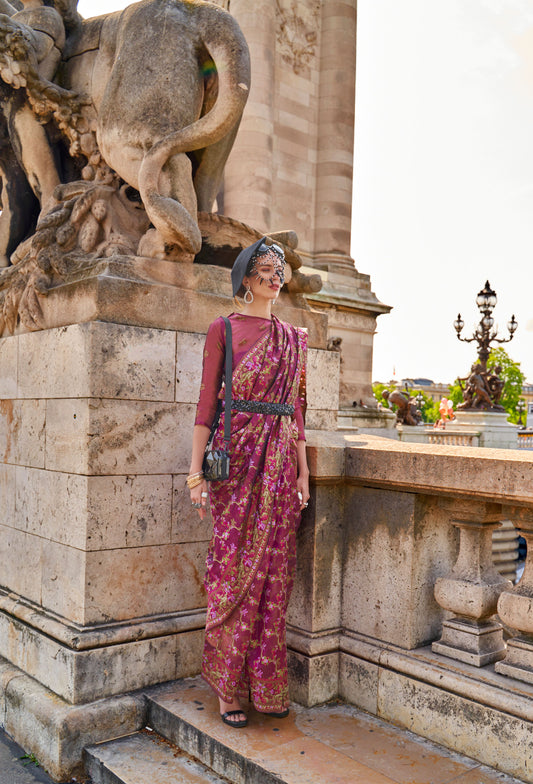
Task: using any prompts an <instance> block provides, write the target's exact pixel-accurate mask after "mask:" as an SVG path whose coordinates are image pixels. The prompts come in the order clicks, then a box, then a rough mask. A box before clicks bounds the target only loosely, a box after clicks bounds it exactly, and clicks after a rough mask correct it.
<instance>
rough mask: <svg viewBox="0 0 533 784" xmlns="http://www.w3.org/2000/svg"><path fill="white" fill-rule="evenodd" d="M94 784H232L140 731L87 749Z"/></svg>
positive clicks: (88, 768) (87, 759)
mask: <svg viewBox="0 0 533 784" xmlns="http://www.w3.org/2000/svg"><path fill="white" fill-rule="evenodd" d="M85 769H86V771H87V773H88V774H89V776H90V777H91V781H92V784H228V782H227V780H224V779H221V778H220V777H219V776H217V775H216V774H214V773H213V772H212V771H210V770H208V769H207V768H206V767H205V766H204V765H202V764H201V763H199V762H198V761H197V760H193V759H191V758H190V757H189V756H187V755H186V754H184V752H183V751H181V750H180V749H178V748H176V746H173V745H172V744H171V743H169V742H168V741H166V740H165V739H164V738H162V737H160V736H159V735H157V733H155V732H148V731H146V730H144V731H143V732H136V733H134V734H133V735H125V736H124V737H122V738H118V739H117V740H113V741H109V742H107V743H100V744H98V745H95V746H90V747H88V748H87V749H85Z"/></svg>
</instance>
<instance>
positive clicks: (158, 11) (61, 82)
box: [0, 0, 250, 261]
mask: <svg viewBox="0 0 533 784" xmlns="http://www.w3.org/2000/svg"><path fill="white" fill-rule="evenodd" d="M23 4H24V5H28V11H32V12H34V16H32V15H31V14H29V15H28V16H27V17H25V18H24V19H21V20H20V21H18V19H17V17H18V13H16V12H15V13H12V14H9V5H10V4H9V3H7V2H6V0H0V10H3V11H4V14H3V15H0V31H1V30H2V29H3V28H4V29H5V30H7V32H6V34H5V35H4V39H3V40H4V47H3V50H4V51H3V52H0V54H4V55H5V56H4V62H2V60H1V59H0V77H1V78H2V80H3V82H4V83H3V89H4V92H5V93H6V95H4V104H5V103H6V100H7V101H8V102H9V101H11V104H13V101H14V102H15V104H16V105H15V108H14V109H13V111H11V108H12V107H10V108H9V111H10V112H11V115H12V116H14V117H16V116H17V115H18V112H23V111H24V112H27V111H28V106H30V107H31V110H32V111H33V112H34V114H35V115H37V117H38V119H39V121H40V122H41V124H42V123H45V124H46V123H48V126H47V135H48V143H49V145H50V147H51V148H52V149H53V154H54V157H55V160H56V161H57V160H59V165H58V166H57V169H58V173H59V176H60V177H61V182H62V183H63V184H65V183H70V182H73V181H76V180H81V181H84V182H85V183H90V182H91V181H93V182H96V183H97V184H99V185H100V186H105V187H107V186H109V187H112V186H113V185H115V190H117V182H118V183H120V182H123V183H124V184H125V185H126V186H127V187H129V188H130V192H128V191H127V189H126V188H124V189H123V191H122V192H121V195H120V196H118V197H117V198H115V197H111V196H109V199H108V200H109V201H110V202H111V201H112V200H113V199H114V202H115V203H114V204H111V203H109V204H108V205H107V207H106V210H107V212H106V214H107V216H108V225H109V226H111V224H112V221H111V219H110V218H109V215H111V214H112V213H113V211H114V210H115V208H116V209H118V211H119V212H120V211H121V210H122V212H124V210H126V209H131V210H133V207H132V206H131V205H129V204H127V198H128V197H129V198H132V193H133V201H134V200H135V194H134V192H138V193H139V194H140V200H141V201H142V204H143V205H144V208H145V210H146V214H147V221H146V225H145V226H144V227H143V231H142V232H141V233H142V236H141V238H140V241H138V247H137V248H135V249H134V251H133V252H135V251H136V252H137V253H138V254H139V255H146V256H156V257H160V258H167V259H179V260H189V261H192V259H193V258H194V256H195V254H196V253H198V251H199V250H200V247H201V242H202V238H201V234H200V231H199V228H198V222H197V211H198V210H207V211H208V210H210V209H211V208H212V204H213V201H214V199H215V197H216V194H217V192H218V190H219V187H220V183H221V178H222V172H223V168H224V164H225V161H226V159H227V156H228V154H229V151H230V149H231V146H232V144H233V140H234V138H235V134H236V132H237V128H238V125H239V122H240V119H241V116H242V112H243V109H244V106H245V103H246V100H247V97H248V93H249V86H250V59H249V52H248V47H247V44H246V41H245V39H244V37H243V35H242V33H241V31H240V28H239V26H238V24H237V22H236V21H235V19H234V18H233V17H232V16H231V15H230V14H229V13H227V12H226V11H224V10H223V9H221V8H219V7H218V6H216V5H214V4H212V3H209V2H203V0H141V2H138V3H133V4H132V5H130V6H129V7H127V8H126V9H125V10H124V11H117V12H115V13H111V14H107V15H104V16H101V17H97V18H95V19H89V20H85V21H82V20H81V17H79V16H77V15H76V13H75V5H76V2H75V0H23ZM18 6H19V3H17V8H18ZM36 6H39V8H38V9H37V10H36ZM41 6H43V8H42V9H41V8H40V7H41ZM6 11H7V13H6ZM13 11H16V9H15V8H14V7H13ZM24 11H26V9H24ZM24 11H23V12H22V13H24ZM37 11H38V12H39V13H40V14H41V16H42V15H44V14H45V12H46V13H47V14H48V17H47V19H48V20H50V19H51V18H52V14H53V13H56V16H57V15H59V16H60V18H63V21H64V26H65V33H66V37H65V38H63V39H62V40H60V39H61V30H59V28H57V26H56V29H55V30H54V33H53V35H52V34H51V33H50V35H49V34H48V32H47V31H46V30H45V31H44V32H43V31H42V24H41V22H40V21H36V22H35V21H34V18H35V13H37ZM2 22H3V27H2ZM17 26H18V29H19V30H20V33H18V35H19V38H20V42H21V43H20V46H19V49H20V51H21V52H22V54H21V53H20V52H18V54H17V51H18V50H17V51H12V50H13V43H12V42H13V32H12V28H17ZM36 30H37V33H38V35H39V36H40V37H41V38H42V37H43V35H44V36H46V35H49V37H51V38H52V39H53V43H54V45H55V47H56V49H58V50H59V49H62V58H63V64H62V65H61V66H60V68H59V70H58V71H57V73H55V74H54V75H52V74H51V73H50V72H49V71H48V70H47V71H46V72H45V73H43V74H41V73H40V71H39V62H38V58H36V57H35V51H37V48H36V47H35V46H33V43H32V40H33V39H34V38H35V31H36ZM6 63H7V65H6ZM3 66H4V67H3ZM10 69H11V70H10ZM21 73H22V78H19V74H21ZM6 74H7V77H6ZM52 80H53V81H52ZM6 82H7V85H6ZM24 93H26V95H24ZM4 115H5V116H6V112H4ZM7 119H8V122H7V129H8V131H7V135H8V136H9V140H10V143H11V149H12V151H14V152H15V153H16V156H15V157H16V158H17V161H18V164H19V169H20V168H21V169H22V170H23V171H24V174H25V176H26V179H27V180H28V182H29V183H30V185H32V190H33V192H34V194H35V196H36V197H37V198H38V199H39V200H40V202H41V204H40V206H41V209H42V208H43V207H44V205H43V203H42V200H41V193H40V192H39V189H38V188H35V187H33V183H34V182H35V180H36V174H35V172H34V171H32V170H31V169H32V165H31V163H28V155H27V154H26V155H25V150H24V147H26V149H27V150H28V149H30V147H29V143H28V140H27V139H24V138H23V136H21V133H19V132H18V131H17V126H16V122H13V121H11V120H10V118H9V117H8V118H7ZM58 130H59V131H61V132H62V136H63V141H62V142H61V143H59V142H60V139H58ZM32 133H33V135H34V136H35V138H37V136H38V131H37V129H36V128H34V129H32ZM4 136H6V134H5V133H4ZM40 142H42V143H41V144H40V146H41V149H43V154H44V148H45V144H44V139H43V137H42V134H41V140H40ZM68 145H70V147H69V148H68V152H67V153H66V152H65V146H68ZM4 159H5V156H4ZM4 159H2V158H1V157H0V167H1V169H2V180H3V183H4V186H3V191H2V200H3V201H6V207H7V211H8V214H9V215H10V226H12V227H13V230H14V231H16V232H17V231H18V233H19V236H18V237H17V238H16V240H17V241H20V239H21V238H22V237H20V232H21V231H23V230H24V228H23V227H22V224H23V221H21V219H20V216H17V215H15V213H16V212H17V208H16V206H15V204H14V201H13V199H11V198H9V194H10V192H12V191H13V190H14V188H13V187H11V184H10V182H9V181H10V179H11V178H12V177H15V179H17V187H18V188H19V189H20V170H17V171H16V172H14V173H13V172H11V171H9V170H8V168H7V167H6V165H5V163H4V165H3V162H4ZM33 168H35V169H37V168H38V163H36V164H35V167H33ZM37 179H38V178H37ZM78 190H79V189H78ZM82 190H84V191H86V190H87V188H85V189H82ZM54 192H55V194H56V197H57V193H58V192H57V190H56V191H54ZM81 195H82V196H83V198H84V199H85V202H86V204H85V206H87V204H88V203H89V202H90V201H91V199H92V201H94V200H96V201H99V202H102V201H105V199H106V198H107V197H106V196H105V194H102V192H100V193H99V194H98V196H97V197H96V196H92V197H91V198H86V195H87V194H86V192H84V193H83V194H81V191H80V192H79V193H77V194H74V193H73V191H72V189H71V190H70V191H68V192H67V193H66V195H65V192H61V191H59V197H58V198H59V201H61V199H62V198H63V197H64V198H65V199H66V201H67V202H68V203H69V204H70V201H71V200H72V198H74V197H80V196H81ZM137 199H139V197H137ZM22 209H23V208H22ZM68 209H72V206H70V207H69V208H68ZM19 210H20V207H19ZM101 212H102V210H100V211H97V214H98V215H100V214H101ZM78 213H79V210H78ZM78 213H76V211H75V214H76V215H77V214H78ZM78 222H79V221H78ZM56 223H57V221H56ZM126 223H127V221H124V220H122V223H121V227H122V226H124V225H125V224H126ZM150 223H151V226H150V225H149V224H150ZM102 225H103V222H102V221H101V220H100V226H102ZM139 225H140V224H139ZM109 232H110V233H111V234H113V230H112V227H111V228H110V229H109ZM109 232H108V233H109ZM93 233H94V237H95V238H96V236H97V232H96V228H95V230H94V232H93ZM118 233H120V232H118ZM5 234H6V231H5V229H4V235H5ZM7 234H8V235H10V236H9V239H8V242H7V246H8V247H10V248H12V246H13V244H14V239H13V236H12V235H13V232H12V231H9V230H8V231H7ZM63 234H64V235H65V234H68V232H63ZM85 234H86V235H87V236H86V241H85V245H86V246H87V247H88V246H89V244H90V243H89V240H88V239H87V237H89V235H90V232H89V231H86V232H85ZM116 235H117V230H116V229H115V231H114V236H116ZM1 236H2V231H1V230H0V237H1ZM108 239H109V238H108ZM100 240H102V237H101V236H100ZM95 243H96V239H95ZM4 244H5V243H4ZM15 244H16V243H15ZM67 244H68V243H67ZM93 244H94V243H93ZM126 247H127V243H126ZM5 250H6V249H4V252H5ZM130 250H131V248H130ZM1 252H2V248H0V254H1Z"/></svg>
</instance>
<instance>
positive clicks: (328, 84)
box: [314, 0, 356, 273]
mask: <svg viewBox="0 0 533 784" xmlns="http://www.w3.org/2000/svg"><path fill="white" fill-rule="evenodd" d="M355 39H356V0H328V2H327V3H323V4H322V28H321V45H320V52H321V54H320V94H319V95H320V97H319V111H318V149H317V177H316V216H315V240H314V250H315V253H314V256H315V261H324V262H326V263H327V264H328V266H329V265H330V264H333V265H334V266H335V267H336V268H338V270H339V271H341V270H346V271H348V272H352V273H353V272H354V265H353V261H352V259H351V258H350V237H351V219H352V176H353V127H354V111H355V49H356V43H355Z"/></svg>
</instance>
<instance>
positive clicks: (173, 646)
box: [0, 611, 204, 704]
mask: <svg viewBox="0 0 533 784" xmlns="http://www.w3.org/2000/svg"><path fill="white" fill-rule="evenodd" d="M196 622H197V620H196ZM189 623H190V621H189ZM144 630H145V629H144V626H143V624H142V623H137V624H132V625H131V627H128V626H127V625H125V627H124V632H125V634H126V635H128V636H129V639H128V640H127V641H125V642H122V643H120V642H119V643H118V644H117V643H116V644H106V643H105V635H103V636H102V640H101V642H102V647H96V648H87V649H83V650H74V649H73V648H71V647H69V646H67V645H65V644H63V643H61V642H59V641H58V640H56V639H53V638H52V637H51V636H50V635H49V634H43V633H42V632H40V631H38V630H37V629H35V628H34V627H32V626H29V625H28V624H26V623H24V622H22V621H19V620H18V619H16V618H14V617H13V616H12V615H10V614H8V613H6V612H2V611H0V656H3V657H5V658H6V659H7V660H9V661H10V662H11V663H12V664H13V666H15V667H19V668H20V669H21V670H22V671H23V672H25V673H27V674H28V675H31V676H32V677H33V678H36V679H37V680H38V681H39V682H40V683H42V684H43V685H44V686H46V687H47V688H49V689H51V690H52V691H53V692H54V693H55V694H58V695H59V696H60V697H62V698H63V699H66V700H68V702H70V703H73V704H80V703H84V702H91V701H92V700H96V699H100V698H102V697H107V696H110V695H113V694H121V693H123V692H125V691H128V690H131V689H137V688H140V687H142V686H147V685H152V684H155V683H159V682H161V681H167V680H172V679H174V678H182V677H187V676H189V675H194V674H196V673H197V672H198V671H199V669H200V662H201V654H202V646H203V637H204V631H203V629H194V628H192V629H188V630H187V629H185V630H183V631H179V632H176V633H173V634H166V635H160V636H156V637H146V638H145V639H135V636H136V634H137V636H141V635H142V633H143V631H144ZM111 642H113V641H112V640H111ZM19 674H20V673H19Z"/></svg>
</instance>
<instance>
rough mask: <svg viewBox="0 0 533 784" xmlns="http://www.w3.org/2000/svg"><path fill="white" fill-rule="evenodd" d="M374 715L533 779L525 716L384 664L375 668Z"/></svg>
mask: <svg viewBox="0 0 533 784" xmlns="http://www.w3.org/2000/svg"><path fill="white" fill-rule="evenodd" d="M378 715H379V716H380V717H382V718H384V719H385V720H387V721H393V722H394V723H395V724H397V725H399V726H401V727H405V728H406V729H409V730H411V732H416V733H417V734H419V735H422V736H423V737H426V738H429V739H430V740H433V741H435V742H436V743H441V744H443V745H445V746H446V747H447V748H452V749H454V750H455V751H460V752H461V753H462V754H467V755H468V756H470V757H473V758H474V759H477V760H479V761H480V762H483V763H485V764H486V765H491V766H492V767H494V768H496V769H497V770H502V771H505V772H506V773H509V774H511V775H513V776H517V777H519V778H520V779H522V780H524V781H529V782H531V781H533V750H532V749H531V723H530V722H529V721H524V720H522V719H520V718H518V717H513V716H510V715H509V714H508V713H504V712H501V711H497V710H495V709H493V708H492V709H488V708H487V707H486V706H485V705H483V704H481V703H479V702H475V701H472V700H469V699H465V698H464V697H462V696H460V695H458V694H454V693H450V692H447V691H439V690H438V689H436V688H435V687H433V686H431V685H429V684H425V683H421V682H416V681H414V680H413V679H411V678H409V677H404V676H402V675H400V674H398V673H396V672H389V671H387V670H385V669H383V670H381V671H380V679H379V704H378Z"/></svg>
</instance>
